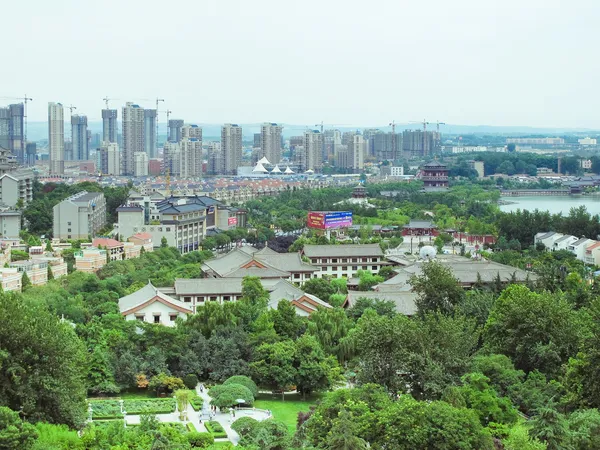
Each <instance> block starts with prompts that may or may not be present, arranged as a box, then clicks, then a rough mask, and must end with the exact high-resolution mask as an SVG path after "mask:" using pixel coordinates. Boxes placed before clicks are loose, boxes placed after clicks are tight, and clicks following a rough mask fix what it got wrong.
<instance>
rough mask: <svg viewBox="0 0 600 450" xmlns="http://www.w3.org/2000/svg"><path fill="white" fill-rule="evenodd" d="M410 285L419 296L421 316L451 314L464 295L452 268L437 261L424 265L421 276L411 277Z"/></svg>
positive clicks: (417, 300) (418, 308) (418, 304)
mask: <svg viewBox="0 0 600 450" xmlns="http://www.w3.org/2000/svg"><path fill="white" fill-rule="evenodd" d="M409 283H410V285H411V286H412V288H413V291H414V292H415V293H416V294H417V299H416V304H417V310H418V312H419V314H420V315H421V316H423V315H425V314H427V313H428V312H435V311H439V312H441V313H443V314H449V313H451V312H453V311H454V308H455V307H456V305H457V304H459V303H460V301H461V300H462V298H463V295H464V292H463V289H462V288H461V286H460V283H459V281H458V280H457V279H456V277H454V275H453V274H452V271H451V270H450V268H448V267H446V266H444V265H442V264H440V263H439V262H437V261H435V260H434V261H430V262H427V263H425V264H423V265H422V266H421V274H420V275H413V276H411V277H410V280H409Z"/></svg>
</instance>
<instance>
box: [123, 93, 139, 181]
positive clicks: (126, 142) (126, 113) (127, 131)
mask: <svg viewBox="0 0 600 450" xmlns="http://www.w3.org/2000/svg"><path fill="white" fill-rule="evenodd" d="M144 149H145V146H144V108H140V106H139V105H136V104H134V103H131V102H129V103H127V104H126V105H125V107H124V108H123V152H122V153H123V155H122V162H123V165H122V168H121V174H123V175H133V174H134V159H133V155H134V153H138V152H143V151H144Z"/></svg>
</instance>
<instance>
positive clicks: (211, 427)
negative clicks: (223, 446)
mask: <svg viewBox="0 0 600 450" xmlns="http://www.w3.org/2000/svg"><path fill="white" fill-rule="evenodd" d="M204 426H205V427H206V429H207V430H208V432H209V433H210V434H212V435H213V437H214V438H215V439H219V438H226V437H227V433H226V432H225V430H224V429H223V427H222V426H221V424H220V423H219V422H217V421H216V420H211V421H209V422H204Z"/></svg>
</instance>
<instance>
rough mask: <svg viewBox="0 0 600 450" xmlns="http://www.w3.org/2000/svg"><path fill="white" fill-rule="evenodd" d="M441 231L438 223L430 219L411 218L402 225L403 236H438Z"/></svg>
mask: <svg viewBox="0 0 600 450" xmlns="http://www.w3.org/2000/svg"><path fill="white" fill-rule="evenodd" d="M438 234H440V233H439V231H438V228H437V225H436V224H435V223H433V222H431V221H430V220H411V221H410V222H409V223H407V224H406V225H404V226H403V227H402V236H408V237H410V236H419V237H422V236H428V237H431V238H434V237H436V236H437V235H438Z"/></svg>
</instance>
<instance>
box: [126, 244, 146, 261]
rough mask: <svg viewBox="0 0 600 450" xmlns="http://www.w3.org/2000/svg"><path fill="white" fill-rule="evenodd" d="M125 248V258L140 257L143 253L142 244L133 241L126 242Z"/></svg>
mask: <svg viewBox="0 0 600 450" xmlns="http://www.w3.org/2000/svg"><path fill="white" fill-rule="evenodd" d="M123 250H124V256H125V259H131V258H139V257H140V255H141V254H142V246H141V245H136V244H134V243H133V242H124V243H123Z"/></svg>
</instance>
